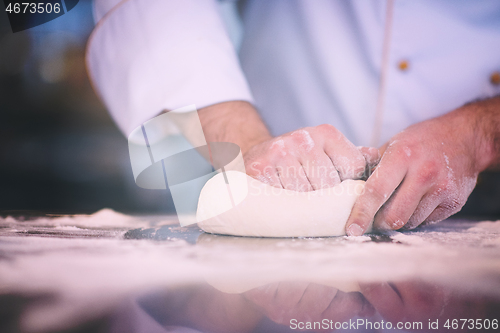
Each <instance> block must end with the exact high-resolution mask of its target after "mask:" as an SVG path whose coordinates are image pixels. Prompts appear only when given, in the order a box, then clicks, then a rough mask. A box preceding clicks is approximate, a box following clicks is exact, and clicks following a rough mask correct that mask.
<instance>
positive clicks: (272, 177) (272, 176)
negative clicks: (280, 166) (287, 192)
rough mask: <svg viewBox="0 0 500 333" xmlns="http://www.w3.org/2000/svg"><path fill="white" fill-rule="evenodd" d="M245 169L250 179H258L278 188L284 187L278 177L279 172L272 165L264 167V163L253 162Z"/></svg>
mask: <svg viewBox="0 0 500 333" xmlns="http://www.w3.org/2000/svg"><path fill="white" fill-rule="evenodd" d="M245 169H246V172H247V174H248V175H249V176H250V177H252V178H255V179H257V180H259V181H261V182H262V183H264V184H268V185H271V186H274V187H278V188H281V187H283V185H282V184H281V181H280V177H279V175H278V170H276V167H275V166H274V165H272V164H266V165H264V163H262V162H251V163H250V164H249V165H247V166H246V168H245Z"/></svg>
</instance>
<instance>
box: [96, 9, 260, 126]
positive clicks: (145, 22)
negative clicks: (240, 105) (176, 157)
mask: <svg viewBox="0 0 500 333" xmlns="http://www.w3.org/2000/svg"><path fill="white" fill-rule="evenodd" d="M94 16H95V19H96V22H97V25H96V27H95V28H94V31H93V32H92V34H91V36H90V38H89V41H88V45H87V54H86V62H87V69H88V73H89V77H90V79H91V82H92V84H93V86H94V89H95V90H96V91H97V93H98V94H99V95H100V97H101V99H102V100H103V102H104V104H105V105H106V107H107V108H108V110H109V112H110V114H111V116H112V117H113V119H114V120H115V122H116V123H117V125H118V126H119V128H120V129H121V130H122V131H123V132H124V134H125V135H128V134H129V133H130V132H131V131H132V130H133V129H134V128H135V127H137V126H139V125H140V124H142V123H143V122H144V121H146V120H148V119H151V118H152V117H154V116H156V115H157V114H159V113H160V112H162V111H164V110H174V109H177V108H180V107H183V106H186V105H190V104H195V105H196V107H197V108H198V109H200V108H203V107H205V106H209V105H212V104H215V103H220V102H225V101H233V100H243V101H248V102H252V96H251V93H250V90H249V87H248V84H247V82H246V79H245V77H244V75H243V73H242V71H241V68H240V65H239V61H238V57H237V55H236V51H235V50H234V47H233V45H232V44H231V41H230V39H229V37H228V34H227V32H226V30H225V27H224V24H223V22H222V20H221V18H220V16H219V12H218V7H217V3H216V1H215V0H182V1H179V0H124V1H120V0H96V1H95V4H94Z"/></svg>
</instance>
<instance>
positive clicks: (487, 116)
mask: <svg viewBox="0 0 500 333" xmlns="http://www.w3.org/2000/svg"><path fill="white" fill-rule="evenodd" d="M456 112H457V113H458V115H459V117H460V118H462V121H463V122H464V123H466V124H467V125H466V126H467V127H468V131H467V132H468V133H469V136H466V138H468V139H467V140H468V142H470V144H471V149H472V152H471V153H472V156H473V157H474V168H475V169H476V171H477V172H482V171H484V170H486V169H490V168H495V167H498V166H500V97H493V98H489V99H485V100H481V101H477V102H472V103H468V104H466V105H464V106H463V107H461V108H459V109H457V110H456Z"/></svg>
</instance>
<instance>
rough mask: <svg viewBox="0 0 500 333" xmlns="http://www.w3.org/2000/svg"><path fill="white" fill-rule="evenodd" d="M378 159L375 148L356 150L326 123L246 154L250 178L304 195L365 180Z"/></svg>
mask: <svg viewBox="0 0 500 333" xmlns="http://www.w3.org/2000/svg"><path fill="white" fill-rule="evenodd" d="M379 158H380V157H379V152H378V150H377V149H376V148H367V147H359V148H357V147H355V146H354V145H353V144H352V143H351V142H350V141H349V140H347V138H346V137H345V136H344V135H343V134H342V133H341V132H340V131H339V130H337V129H336V128H335V127H333V126H332V125H326V124H325V125H319V126H316V127H306V128H302V129H299V130H296V131H293V132H290V133H287V134H284V135H281V136H278V137H275V138H272V139H270V140H267V141H264V142H262V143H260V144H257V145H255V146H253V147H251V148H250V149H249V150H248V151H247V152H246V153H245V155H244V159H245V166H246V171H247V174H248V175H249V176H251V177H253V178H255V179H257V180H260V181H261V182H263V183H266V184H269V185H271V186H274V187H280V188H286V189H289V190H294V191H301V192H305V191H313V190H318V189H321V188H328V187H332V186H335V185H337V184H339V183H340V182H341V181H343V180H345V179H363V178H364V177H366V176H367V172H369V170H370V169H371V168H373V167H374V166H375V165H376V164H377V163H378V160H379Z"/></svg>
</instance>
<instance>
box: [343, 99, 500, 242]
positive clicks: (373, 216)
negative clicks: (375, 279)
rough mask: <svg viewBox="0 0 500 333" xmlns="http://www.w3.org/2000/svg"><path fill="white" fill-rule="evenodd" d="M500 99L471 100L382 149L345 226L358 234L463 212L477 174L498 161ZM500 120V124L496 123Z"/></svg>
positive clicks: (409, 226) (408, 129) (433, 220)
mask: <svg viewBox="0 0 500 333" xmlns="http://www.w3.org/2000/svg"><path fill="white" fill-rule="evenodd" d="M499 123H500V98H492V99H490V100H485V101H481V102H477V103H471V104H467V105H465V106H463V107H461V108H459V109H457V110H455V111H453V112H450V113H448V114H446V115H444V116H441V117H438V118H434V119H431V120H427V121H424V122H421V123H418V124H415V125H413V126H410V127H409V128H407V129H406V130H404V131H402V132H400V133H399V134H397V135H396V136H394V137H393V138H392V139H391V140H390V141H389V142H388V143H387V144H386V145H384V146H383V147H382V148H381V154H382V159H381V161H380V163H379V165H378V166H377V168H376V169H375V172H374V173H373V174H372V175H371V176H370V178H368V180H367V182H366V185H365V190H364V192H363V193H362V194H361V195H360V197H359V198H358V200H357V201H356V203H355V205H354V207H353V210H352V212H351V215H350V217H349V220H348V222H347V225H346V230H347V234H348V235H351V236H358V235H361V234H363V233H364V232H365V230H366V229H367V227H368V225H369V223H370V222H371V221H372V220H373V221H374V227H375V228H378V229H386V230H387V229H392V230H395V229H400V228H403V227H405V228H408V229H412V228H415V227H417V226H418V225H420V224H422V223H433V222H439V221H441V220H444V219H445V218H447V217H449V216H451V215H453V214H455V213H456V212H458V211H460V209H461V208H462V206H463V205H464V204H465V202H466V201H467V198H468V196H469V194H470V193H471V192H472V190H473V189H474V187H475V184H476V180H477V176H478V173H479V172H481V171H483V170H485V169H486V168H488V167H489V166H491V165H493V164H494V163H498V155H499V152H498V151H497V150H498V147H495V144H498V142H497V143H495V140H497V139H495V138H498V136H499V133H500V129H499V128H498V124H499ZM495 124H496V125H495Z"/></svg>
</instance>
